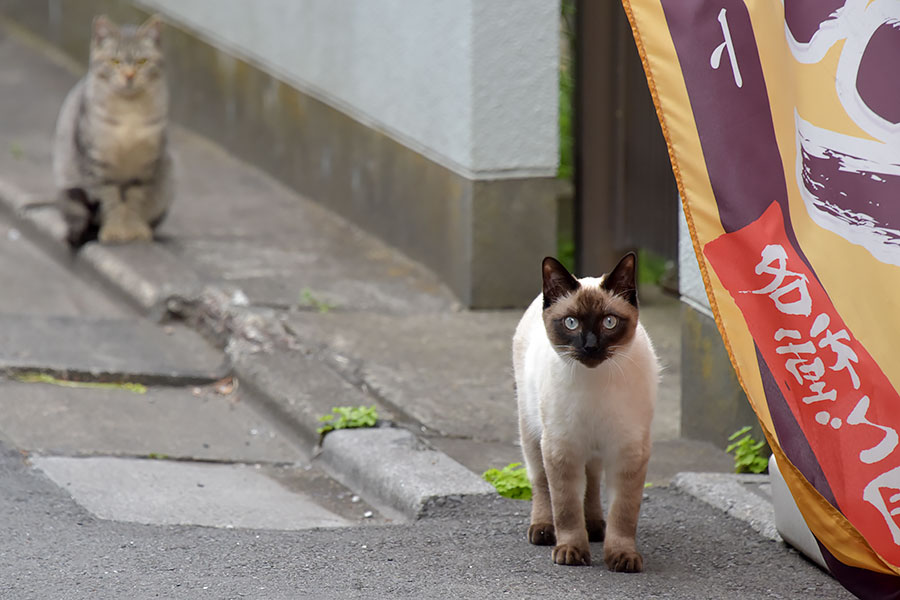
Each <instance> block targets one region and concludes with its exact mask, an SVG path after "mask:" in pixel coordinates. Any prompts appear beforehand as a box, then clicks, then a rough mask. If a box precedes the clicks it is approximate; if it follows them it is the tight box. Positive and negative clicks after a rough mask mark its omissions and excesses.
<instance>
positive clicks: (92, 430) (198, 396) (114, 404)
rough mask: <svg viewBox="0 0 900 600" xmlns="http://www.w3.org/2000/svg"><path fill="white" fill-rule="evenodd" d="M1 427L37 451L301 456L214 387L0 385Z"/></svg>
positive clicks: (248, 458)
mask: <svg viewBox="0 0 900 600" xmlns="http://www.w3.org/2000/svg"><path fill="white" fill-rule="evenodd" d="M195 392H196V393H195ZM0 432H2V433H3V434H5V436H6V437H7V438H8V439H9V440H11V441H12V442H13V443H14V444H15V445H16V447H18V448H21V449H24V450H28V451H32V452H37V453H39V454H66V455H76V456H78V455H96V454H100V455H111V456H148V455H151V454H155V455H161V456H168V457H171V458H178V459H194V460H211V461H234V462H267V463H295V462H298V461H301V460H303V458H304V456H305V454H304V453H303V452H302V451H301V450H300V449H298V448H297V447H296V446H295V445H294V444H293V443H292V442H291V441H289V440H288V439H285V437H284V436H283V435H282V434H281V433H279V432H278V431H277V430H276V429H275V428H274V427H273V426H272V425H271V424H269V423H267V421H266V420H265V419H264V418H263V417H262V416H260V415H258V414H257V413H256V412H255V411H254V410H253V409H252V408H251V407H250V406H249V405H248V403H247V402H246V401H245V400H243V399H242V398H241V392H240V389H238V391H236V392H233V393H231V394H229V395H221V394H219V393H217V392H216V391H215V390H214V388H213V386H206V387H203V388H196V389H192V388H190V387H187V388H150V389H149V390H147V393H146V394H137V393H134V392H130V391H126V390H121V389H73V388H66V387H60V386H56V385H49V384H42V383H18V382H12V381H7V382H0Z"/></svg>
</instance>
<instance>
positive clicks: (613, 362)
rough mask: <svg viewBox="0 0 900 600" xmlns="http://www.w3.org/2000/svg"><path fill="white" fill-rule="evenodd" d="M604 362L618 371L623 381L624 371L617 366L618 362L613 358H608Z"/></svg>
mask: <svg viewBox="0 0 900 600" xmlns="http://www.w3.org/2000/svg"><path fill="white" fill-rule="evenodd" d="M606 362H608V363H609V364H611V365H612V366H614V367H615V368H616V369H617V370H618V371H619V375H621V376H622V378H623V379H624V378H625V377H626V375H625V371H624V370H623V369H622V367H621V366H620V365H619V362H618V361H617V360H616V359H615V357H612V358H608V359H607V360H606Z"/></svg>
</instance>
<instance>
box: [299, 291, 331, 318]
mask: <svg viewBox="0 0 900 600" xmlns="http://www.w3.org/2000/svg"><path fill="white" fill-rule="evenodd" d="M300 304H301V305H302V306H310V307H312V308H314V309H316V310H317V311H319V312H320V313H323V314H324V313H327V312H330V311H332V310H334V309H335V308H337V306H335V305H334V304H331V303H329V302H326V301H325V300H321V299H319V298H317V297H316V296H315V295H314V294H313V293H312V290H310V289H309V288H305V289H304V290H303V291H302V292H300Z"/></svg>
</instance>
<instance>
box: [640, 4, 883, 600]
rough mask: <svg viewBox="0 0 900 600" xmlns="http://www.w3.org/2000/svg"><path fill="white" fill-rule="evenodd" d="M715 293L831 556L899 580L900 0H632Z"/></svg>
mask: <svg viewBox="0 0 900 600" xmlns="http://www.w3.org/2000/svg"><path fill="white" fill-rule="evenodd" d="M623 5H624V6H625V10H626V12H627V14H628V18H629V20H630V21H631V25H632V29H633V32H634V38H635V42H636V43H637V46H638V49H639V51H640V54H641V58H642V61H643V63H644V69H645V71H646V74H647V80H648V83H649V86H650V90H651V93H652V94H653V99H654V102H655V104H656V108H657V114H658V116H659V120H660V124H661V126H662V128H663V133H664V135H665V138H666V142H667V143H668V146H669V155H670V158H671V159H672V167H673V170H674V172H675V177H676V180H677V182H678V187H679V191H680V193H681V198H682V202H683V206H684V211H685V216H686V217H687V222H688V226H689V229H690V232H691V236H692V239H693V244H694V249H695V251H696V253H697V258H698V261H699V264H700V269H701V272H702V273H703V277H704V281H705V284H706V290H707V294H708V296H709V300H710V306H711V307H712V310H713V313H714V315H715V318H716V322H717V324H718V326H719V331H720V332H721V334H722V337H723V339H724V341H725V346H726V348H727V349H728V352H729V355H730V357H731V360H732V363H733V364H734V367H735V369H736V371H737V374H738V378H739V380H740V381H741V385H742V386H743V388H744V391H745V392H746V393H747V397H748V398H749V400H750V402H751V404H752V405H753V408H754V410H755V411H756V414H757V416H758V417H759V420H760V423H761V425H762V427H763V430H764V432H765V434H766V437H767V438H768V441H769V444H770V446H771V447H772V449H773V452H774V453H775V455H776V459H777V460H778V461H779V466H780V470H781V471H783V474H784V476H785V479H786V481H787V483H788V486H789V488H790V490H791V492H792V495H793V497H794V499H795V500H796V501H797V504H798V506H799V508H800V511H801V513H802V514H803V516H804V518H805V520H806V522H807V524H808V525H809V526H810V529H811V530H812V532H813V534H814V535H815V536H816V538H817V540H818V541H819V545H820V547H821V548H822V551H823V555H824V557H825V560H826V563H827V564H828V566H829V568H830V569H831V571H832V573H833V574H834V575H835V576H836V577H837V578H838V579H839V580H840V581H841V582H842V583H843V584H844V585H845V586H846V587H847V588H848V589H850V590H851V591H853V592H854V593H856V594H857V595H859V596H860V597H865V598H869V597H871V598H900V438H898V434H900V394H898V392H897V390H898V389H900V388H898V386H900V359H898V356H900V354H898V351H897V347H898V343H897V338H898V332H900V75H898V73H900V66H898V63H900V0H846V1H838V0H753V1H749V0H748V1H746V2H745V1H742V0H623Z"/></svg>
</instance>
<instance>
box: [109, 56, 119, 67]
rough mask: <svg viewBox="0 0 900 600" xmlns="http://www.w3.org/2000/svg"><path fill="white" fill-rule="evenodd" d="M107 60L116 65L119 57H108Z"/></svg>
mask: <svg viewBox="0 0 900 600" xmlns="http://www.w3.org/2000/svg"><path fill="white" fill-rule="evenodd" d="M109 62H111V63H112V64H114V65H117V64H119V59H118V58H111V59H109Z"/></svg>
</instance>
